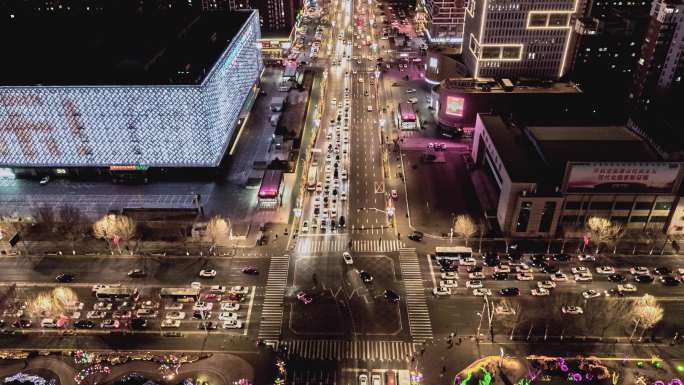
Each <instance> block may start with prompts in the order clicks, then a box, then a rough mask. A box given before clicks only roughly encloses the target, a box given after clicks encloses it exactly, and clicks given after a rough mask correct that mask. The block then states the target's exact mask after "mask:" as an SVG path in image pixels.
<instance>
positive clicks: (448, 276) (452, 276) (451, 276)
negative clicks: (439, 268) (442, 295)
mask: <svg viewBox="0 0 684 385" xmlns="http://www.w3.org/2000/svg"><path fill="white" fill-rule="evenodd" d="M440 278H442V279H458V274H456V273H455V272H453V271H448V272H446V273H442V274H441V275H440Z"/></svg>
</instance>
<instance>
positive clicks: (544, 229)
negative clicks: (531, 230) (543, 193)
mask: <svg viewBox="0 0 684 385" xmlns="http://www.w3.org/2000/svg"><path fill="white" fill-rule="evenodd" d="M555 212H556V202H546V203H545V204H544V210H543V211H542V215H541V220H540V221H539V232H540V233H548V232H549V230H550V229H551V222H553V214H554V213H555Z"/></svg>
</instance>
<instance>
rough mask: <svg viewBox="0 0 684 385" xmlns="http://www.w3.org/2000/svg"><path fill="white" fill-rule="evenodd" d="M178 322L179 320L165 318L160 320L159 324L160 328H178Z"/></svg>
mask: <svg viewBox="0 0 684 385" xmlns="http://www.w3.org/2000/svg"><path fill="white" fill-rule="evenodd" d="M180 324H181V322H180V320H177V319H170V318H167V319H165V320H163V321H162V323H161V325H160V326H161V327H162V328H179V327H180Z"/></svg>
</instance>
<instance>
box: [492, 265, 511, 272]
mask: <svg viewBox="0 0 684 385" xmlns="http://www.w3.org/2000/svg"><path fill="white" fill-rule="evenodd" d="M494 272H495V273H510V272H511V267H510V266H509V265H499V266H496V267H495V268H494Z"/></svg>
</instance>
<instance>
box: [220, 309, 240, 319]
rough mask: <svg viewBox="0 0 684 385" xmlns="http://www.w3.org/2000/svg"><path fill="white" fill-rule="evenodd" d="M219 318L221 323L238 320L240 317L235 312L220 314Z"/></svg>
mask: <svg viewBox="0 0 684 385" xmlns="http://www.w3.org/2000/svg"><path fill="white" fill-rule="evenodd" d="M218 318H219V319H220V320H221V321H228V320H231V319H238V315H237V313H235V312H230V311H223V312H221V313H219V315H218Z"/></svg>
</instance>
